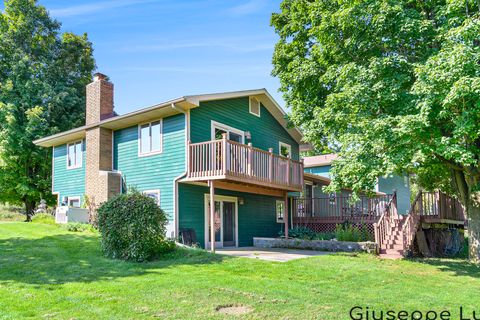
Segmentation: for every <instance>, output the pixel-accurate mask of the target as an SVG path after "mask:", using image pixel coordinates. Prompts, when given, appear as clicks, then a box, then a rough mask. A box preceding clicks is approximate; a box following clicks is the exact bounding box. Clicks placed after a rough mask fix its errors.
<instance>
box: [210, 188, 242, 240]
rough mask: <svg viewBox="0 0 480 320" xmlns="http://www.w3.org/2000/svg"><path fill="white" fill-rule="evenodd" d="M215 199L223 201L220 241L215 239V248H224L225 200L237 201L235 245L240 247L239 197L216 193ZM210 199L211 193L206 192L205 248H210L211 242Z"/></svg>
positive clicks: (221, 206)
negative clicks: (209, 226) (209, 228)
mask: <svg viewBox="0 0 480 320" xmlns="http://www.w3.org/2000/svg"><path fill="white" fill-rule="evenodd" d="M214 200H215V201H220V202H221V205H220V225H221V229H220V230H221V231H220V241H215V248H223V203H222V202H223V201H227V202H234V203H235V246H234V247H238V198H237V197H229V196H220V195H215V196H214ZM209 201H210V194H209V193H205V194H204V218H205V223H204V231H205V239H204V245H205V249H208V248H210V242H209V241H208V237H209V232H208V224H209V222H210V212H209V210H208V202H209Z"/></svg>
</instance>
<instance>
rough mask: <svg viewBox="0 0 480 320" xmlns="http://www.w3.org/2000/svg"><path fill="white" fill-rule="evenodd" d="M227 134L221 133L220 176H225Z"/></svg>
mask: <svg viewBox="0 0 480 320" xmlns="http://www.w3.org/2000/svg"><path fill="white" fill-rule="evenodd" d="M227 143H228V141H227V134H226V133H222V156H221V159H222V174H224V175H226V174H227Z"/></svg>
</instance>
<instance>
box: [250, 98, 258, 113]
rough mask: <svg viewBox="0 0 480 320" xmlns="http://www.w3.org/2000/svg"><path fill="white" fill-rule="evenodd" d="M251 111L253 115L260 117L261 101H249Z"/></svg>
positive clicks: (253, 99)
mask: <svg viewBox="0 0 480 320" xmlns="http://www.w3.org/2000/svg"><path fill="white" fill-rule="evenodd" d="M249 111H250V113H251V114H253V115H255V116H257V117H260V101H258V100H257V99H255V98H250V99H249Z"/></svg>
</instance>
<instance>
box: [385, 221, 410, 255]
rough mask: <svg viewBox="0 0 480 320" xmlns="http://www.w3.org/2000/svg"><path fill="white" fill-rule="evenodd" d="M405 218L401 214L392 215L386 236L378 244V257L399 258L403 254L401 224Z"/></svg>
mask: <svg viewBox="0 0 480 320" xmlns="http://www.w3.org/2000/svg"><path fill="white" fill-rule="evenodd" d="M404 223H405V219H403V217H402V216H396V217H393V219H392V220H391V222H390V224H389V226H388V228H387V229H386V236H385V238H384V240H383V242H382V243H381V245H380V252H379V254H380V257H381V258H384V259H400V258H402V257H403V255H404V249H405V245H404V238H403V232H402V230H403V225H404Z"/></svg>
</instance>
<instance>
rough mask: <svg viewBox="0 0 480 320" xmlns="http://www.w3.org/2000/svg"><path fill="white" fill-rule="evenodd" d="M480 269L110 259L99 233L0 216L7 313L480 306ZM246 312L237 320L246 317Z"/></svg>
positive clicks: (305, 314) (303, 313)
mask: <svg viewBox="0 0 480 320" xmlns="http://www.w3.org/2000/svg"><path fill="white" fill-rule="evenodd" d="M479 289H480V268H478V267H477V266H474V265H470V264H468V263H466V262H465V261H464V260H440V259H431V260H418V261H408V260H404V261H388V260H380V259H378V258H376V257H374V256H371V255H346V254H335V255H327V256H319V257H312V258H308V259H300V260H294V261H290V262H287V263H275V262H267V261H260V260H254V259H246V258H230V257H225V256H220V255H211V254H209V253H205V252H203V251H201V250H186V249H181V250H180V249H179V250H177V251H175V252H174V253H171V254H169V255H167V256H165V257H163V258H162V259H161V260H158V261H155V262H150V263H142V264H136V263H128V262H122V261H116V260H109V259H106V258H104V257H102V253H101V250H100V245H99V239H98V235H97V234H96V233H92V232H75V233H74V232H69V231H67V230H65V229H62V228H59V227H58V226H55V225H48V224H41V223H22V222H3V223H1V222H0V310H1V312H0V319H23V318H34V319H153V318H162V319H221V318H224V317H227V318H228V317H230V318H235V316H228V315H225V314H222V313H219V312H217V311H216V309H217V308H218V307H219V306H227V305H233V306H245V307H247V308H248V309H249V310H251V312H250V313H248V314H247V315H243V316H241V318H242V319H244V318H247V319H287V318H288V319H348V318H349V316H348V313H349V310H350V308H352V307H353V306H356V305H359V306H368V307H370V309H376V310H380V309H382V310H387V309H393V310H397V311H398V310H400V309H403V310H410V311H413V310H423V311H428V310H431V309H433V310H438V311H441V310H444V309H449V310H451V312H452V314H453V315H457V316H456V317H455V316H454V317H452V319H456V318H458V308H459V306H460V305H461V306H463V307H464V309H466V310H475V309H476V310H477V314H478V312H480V310H478V309H479V307H478V290H479ZM238 317H239V316H237V317H236V318H238Z"/></svg>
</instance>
